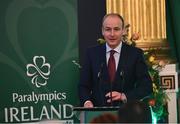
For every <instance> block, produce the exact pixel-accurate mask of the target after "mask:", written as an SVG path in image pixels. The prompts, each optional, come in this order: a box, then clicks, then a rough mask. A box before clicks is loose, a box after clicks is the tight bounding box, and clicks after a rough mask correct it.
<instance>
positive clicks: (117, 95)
mask: <svg viewBox="0 0 180 124" xmlns="http://www.w3.org/2000/svg"><path fill="white" fill-rule="evenodd" d="M105 96H106V97H108V98H109V99H108V100H107V102H108V103H110V102H111V92H109V93H107V94H106V95H105ZM125 99H126V96H125V95H124V93H119V92H117V91H112V101H124V100H125Z"/></svg>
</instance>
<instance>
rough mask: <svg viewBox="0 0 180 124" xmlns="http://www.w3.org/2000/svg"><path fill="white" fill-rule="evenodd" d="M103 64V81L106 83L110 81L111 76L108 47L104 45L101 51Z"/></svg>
mask: <svg viewBox="0 0 180 124" xmlns="http://www.w3.org/2000/svg"><path fill="white" fill-rule="evenodd" d="M100 57H101V63H103V79H104V81H109V74H108V69H107V63H106V45H105V44H104V45H102V47H101V50H100Z"/></svg>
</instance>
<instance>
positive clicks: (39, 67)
mask: <svg viewBox="0 0 180 124" xmlns="http://www.w3.org/2000/svg"><path fill="white" fill-rule="evenodd" d="M26 69H27V76H29V77H32V79H31V83H32V84H34V85H35V86H36V87H37V88H39V87H41V86H45V85H46V84H47V80H48V79H49V77H48V76H49V75H50V64H49V63H46V62H45V57H44V56H34V57H33V64H27V66H26Z"/></svg>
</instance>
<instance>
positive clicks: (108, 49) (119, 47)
mask: <svg viewBox="0 0 180 124" xmlns="http://www.w3.org/2000/svg"><path fill="white" fill-rule="evenodd" d="M121 47H122V42H120V44H119V45H118V46H117V47H116V48H115V49H112V48H111V47H109V45H108V44H107V43H106V53H108V52H110V51H111V50H114V51H116V52H117V53H119V54H120V51H121Z"/></svg>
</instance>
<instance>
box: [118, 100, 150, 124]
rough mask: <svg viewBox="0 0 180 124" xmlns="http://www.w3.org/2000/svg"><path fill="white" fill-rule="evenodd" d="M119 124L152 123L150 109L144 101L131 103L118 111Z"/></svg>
mask: <svg viewBox="0 0 180 124" xmlns="http://www.w3.org/2000/svg"><path fill="white" fill-rule="evenodd" d="M118 116H119V119H118V120H119V123H152V117H151V110H150V107H149V106H148V105H147V104H146V103H144V102H142V101H138V100H135V101H129V102H127V103H126V104H123V105H122V106H121V107H120V108H119V110H118Z"/></svg>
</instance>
